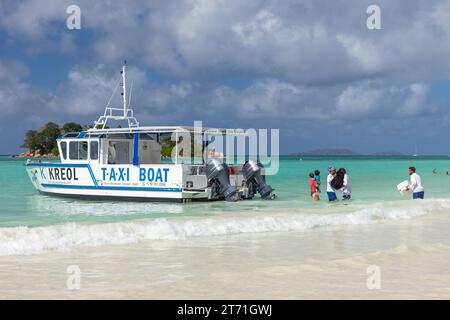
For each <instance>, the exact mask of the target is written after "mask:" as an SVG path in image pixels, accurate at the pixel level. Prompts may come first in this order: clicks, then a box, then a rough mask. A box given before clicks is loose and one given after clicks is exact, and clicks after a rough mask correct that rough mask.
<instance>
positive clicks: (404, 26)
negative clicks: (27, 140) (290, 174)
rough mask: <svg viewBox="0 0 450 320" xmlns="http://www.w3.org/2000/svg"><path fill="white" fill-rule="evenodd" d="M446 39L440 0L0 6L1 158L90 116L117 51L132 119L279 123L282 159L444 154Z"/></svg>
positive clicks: (449, 99) (448, 91) (104, 93)
mask: <svg viewBox="0 0 450 320" xmlns="http://www.w3.org/2000/svg"><path fill="white" fill-rule="evenodd" d="M72 4H75V5H78V6H79V7H80V8H81V29H80V30H69V29H67V27H66V19H67V17H68V16H69V15H68V14H67V13H66V9H67V7H68V6H69V5H72ZM371 4H377V5H379V7H380V8H381V30H369V29H368V28H367V25H366V20H367V18H368V16H369V15H368V14H367V13H366V10H367V7H368V6H369V5H371ZM449 40H450V1H449V0H447V1H446V0H436V1H429V0H387V1H382V0H378V1H374V0H371V1H365V0H354V1H349V0H347V1H343V0H342V1H341V0H337V1H325V0H279V1H277V0H273V1H272V0H246V1H242V0H179V1H170V0H169V1H148V0H147V1H100V0H96V1H89V0H86V1H84V0H78V1H76V0H69V1H65V0H22V1H16V0H0V154H6V153H16V152H18V151H19V146H20V145H21V143H22V140H23V135H24V133H25V132H26V131H27V130H28V129H31V128H33V129H38V128H40V127H41V126H42V125H43V124H44V123H46V122H48V121H55V122H58V123H60V124H62V123H64V122H67V121H75V122H80V123H86V124H91V123H93V121H94V120H96V118H97V117H98V115H99V114H100V113H102V112H103V109H104V107H105V104H106V103H107V101H108V99H109V97H110V95H111V92H112V90H113V89H114V86H115V84H116V81H117V77H118V75H119V73H118V72H119V69H120V65H121V62H122V61H123V60H124V59H127V60H128V63H129V75H130V79H133V83H134V88H133V101H132V104H133V106H134V109H135V114H136V116H137V118H138V120H139V121H140V122H141V124H145V125H178V124H183V125H192V124H193V121H194V120H203V124H204V126H208V127H244V128H247V127H251V128H279V129H280V140H281V144H280V149H281V152H282V153H291V152H296V151H305V150H309V149H315V148H332V147H334V148H350V149H353V150H355V151H357V152H362V153H371V152H380V151H387V150H397V151H401V152H404V153H413V152H414V149H415V145H417V147H418V150H419V153H421V154H450V140H449V136H450V134H449V129H450V114H449V108H450V41H449ZM117 103H120V102H119V101H117Z"/></svg>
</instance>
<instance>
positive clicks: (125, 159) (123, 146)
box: [108, 140, 131, 164]
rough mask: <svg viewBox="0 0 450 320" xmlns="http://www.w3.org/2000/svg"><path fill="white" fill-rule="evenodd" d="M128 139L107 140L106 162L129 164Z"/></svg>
mask: <svg viewBox="0 0 450 320" xmlns="http://www.w3.org/2000/svg"><path fill="white" fill-rule="evenodd" d="M130 143H131V141H129V140H122V141H120V140H110V141H109V142H108V164H130V163H131V159H130Z"/></svg>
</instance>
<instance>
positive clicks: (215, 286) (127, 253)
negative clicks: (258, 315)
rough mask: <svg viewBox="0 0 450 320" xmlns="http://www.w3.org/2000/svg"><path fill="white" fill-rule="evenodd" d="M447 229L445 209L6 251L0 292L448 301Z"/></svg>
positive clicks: (0, 261) (17, 295) (7, 295)
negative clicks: (289, 228) (300, 227)
mask: <svg viewBox="0 0 450 320" xmlns="http://www.w3.org/2000/svg"><path fill="white" fill-rule="evenodd" d="M449 226H450V219H449V217H448V215H447V214H445V213H441V214H439V215H438V216H437V217H436V216H434V217H432V218H430V217H429V216H424V217H417V218H414V219H409V220H398V221H385V222H381V223H377V224H376V225H359V226H328V227H323V228H318V229H312V230H305V231H301V232H299V231H297V232H273V233H258V234H237V235H227V236H212V237H206V238H201V237H200V238H191V239H185V240H182V241H173V240H152V241H143V242H138V243H133V244H121V245H103V246H93V247H81V248H77V249H72V250H68V251H50V252H47V253H40V254H31V255H15V256H3V257H0V270H2V272H1V276H0V298H2V299H105V298H107V299H341V298H343V299H442V298H450V237H449V236H447V235H446V234H445V233H444V232H440V233H437V232H436V231H438V230H440V231H443V230H445V228H448V227H449ZM447 230H448V229H447ZM386 239H389V240H388V241H387V240H386ZM71 266H72V267H73V266H76V267H77V268H79V270H80V272H81V277H80V279H81V281H80V289H79V290H70V289H69V288H68V287H67V282H68V279H69V278H70V276H71V275H72V273H70V272H69V273H68V271H70V267H71ZM370 266H378V267H379V268H380V270H381V282H380V283H381V288H380V289H372V290H371V289H369V288H368V287H367V281H368V278H369V277H370V274H368V268H369V267H370Z"/></svg>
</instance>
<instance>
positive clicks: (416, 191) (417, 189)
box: [406, 167, 425, 199]
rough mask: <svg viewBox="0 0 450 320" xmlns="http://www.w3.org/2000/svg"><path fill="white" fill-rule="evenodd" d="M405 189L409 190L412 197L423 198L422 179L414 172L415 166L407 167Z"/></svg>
mask: <svg viewBox="0 0 450 320" xmlns="http://www.w3.org/2000/svg"><path fill="white" fill-rule="evenodd" d="M406 190H407V191H408V190H411V191H412V193H413V199H423V198H424V196H425V189H424V188H423V186H422V179H421V178H420V176H419V175H418V174H417V173H416V168H415V167H409V185H408V187H407V188H406Z"/></svg>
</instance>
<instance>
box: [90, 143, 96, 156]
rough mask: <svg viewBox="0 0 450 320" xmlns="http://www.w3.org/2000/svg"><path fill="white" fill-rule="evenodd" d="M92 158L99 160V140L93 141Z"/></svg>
mask: <svg viewBox="0 0 450 320" xmlns="http://www.w3.org/2000/svg"><path fill="white" fill-rule="evenodd" d="M90 158H91V160H98V141H91V150H90Z"/></svg>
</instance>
